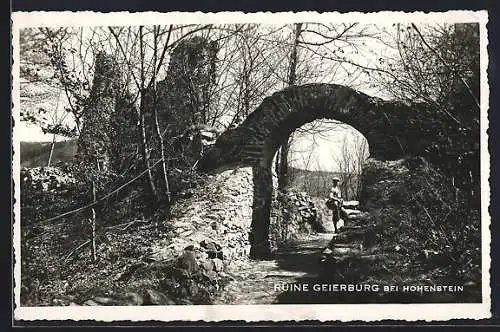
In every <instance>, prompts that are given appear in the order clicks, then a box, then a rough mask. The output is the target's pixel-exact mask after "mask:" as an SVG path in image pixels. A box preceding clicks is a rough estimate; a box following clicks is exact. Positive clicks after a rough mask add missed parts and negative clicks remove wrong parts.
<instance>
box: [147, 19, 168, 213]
mask: <svg viewBox="0 0 500 332" xmlns="http://www.w3.org/2000/svg"><path fill="white" fill-rule="evenodd" d="M153 29H154V30H153V38H154V40H153V77H152V78H151V79H152V85H153V116H154V118H155V119H154V120H155V129H156V135H157V136H158V140H159V142H160V157H161V165H162V173H163V177H162V179H163V185H164V186H165V197H166V202H167V204H169V203H170V186H169V183H168V175H167V165H166V160H165V143H164V142H163V136H162V134H161V129H160V123H159V122H158V107H157V104H158V91H156V76H157V74H156V68H157V62H158V29H159V27H158V26H155V27H154V28H153Z"/></svg>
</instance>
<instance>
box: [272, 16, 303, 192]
mask: <svg viewBox="0 0 500 332" xmlns="http://www.w3.org/2000/svg"><path fill="white" fill-rule="evenodd" d="M301 32H302V23H297V24H295V39H294V43H293V48H292V51H291V53H290V68H289V72H288V85H289V86H291V85H295V83H296V81H297V50H298V46H299V43H300V41H299V38H300V34H301ZM289 150H290V137H288V138H287V139H286V141H285V143H283V145H282V146H281V148H280V154H279V156H280V160H279V169H277V170H276V173H277V174H278V190H280V191H283V190H284V189H285V188H286V186H287V185H288V152H289Z"/></svg>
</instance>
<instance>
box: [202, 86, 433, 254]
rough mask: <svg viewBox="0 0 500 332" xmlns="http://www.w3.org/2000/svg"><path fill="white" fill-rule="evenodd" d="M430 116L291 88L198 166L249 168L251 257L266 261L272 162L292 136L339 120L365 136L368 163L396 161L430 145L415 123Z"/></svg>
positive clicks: (357, 97)
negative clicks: (313, 125)
mask: <svg viewBox="0 0 500 332" xmlns="http://www.w3.org/2000/svg"><path fill="white" fill-rule="evenodd" d="M428 112H429V109H428V108H427V107H425V105H423V104H415V105H407V104H404V103H401V102H395V101H384V100H382V99H380V98H375V97H371V96H368V95H366V94H364V93H361V92H359V91H356V90H353V89H351V88H348V87H345V86H340V85H334V84H308V85H302V86H290V87H288V88H286V89H284V90H282V91H279V92H276V93H274V94H273V95H272V96H270V97H267V98H265V99H264V101H263V102H262V104H261V105H260V106H259V107H258V108H257V109H256V110H255V111H254V112H253V113H251V114H250V115H249V116H248V117H247V118H246V119H245V120H244V121H243V122H242V123H241V124H240V125H239V126H238V127H236V128H234V129H229V130H227V131H226V132H224V133H223V134H222V135H221V136H220V137H219V138H218V139H217V141H216V143H215V144H214V145H213V146H212V147H211V148H210V149H209V150H208V151H206V153H205V154H204V156H203V157H202V159H201V160H200V162H199V165H198V166H199V169H200V170H202V171H221V170H224V169H231V168H238V167H252V169H253V184H254V194H253V196H254V197H253V214H252V224H251V229H252V231H251V235H250V243H251V252H250V256H251V257H252V258H266V257H268V256H269V254H270V243H269V224H270V212H271V202H272V194H273V183H272V171H271V167H272V162H273V158H274V156H275V154H276V151H277V149H278V148H279V147H280V146H281V145H282V144H283V143H284V142H285V141H286V140H287V139H288V136H289V135H290V134H291V133H292V132H293V131H295V130H296V129H297V128H299V127H301V126H302V125H304V124H306V123H309V122H312V121H314V120H317V119H335V120H338V121H342V122H344V123H346V124H348V125H351V126H352V127H354V128H355V129H357V130H358V131H359V132H361V133H362V134H363V135H364V136H365V137H366V139H367V140H368V143H369V147H370V157H371V158H376V159H380V160H394V159H398V158H401V157H403V156H408V155H419V154H421V153H422V152H423V151H424V149H425V148H426V147H427V146H428V144H427V143H428V142H429V138H426V137H423V136H425V135H422V130H421V128H420V123H421V122H420V121H419V119H421V118H422V117H425V116H427V115H428V114H429V113H428Z"/></svg>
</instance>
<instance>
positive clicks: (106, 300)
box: [93, 296, 116, 305]
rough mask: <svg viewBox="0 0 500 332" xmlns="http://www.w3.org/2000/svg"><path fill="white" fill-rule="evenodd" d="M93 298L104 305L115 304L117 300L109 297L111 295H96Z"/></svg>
mask: <svg viewBox="0 0 500 332" xmlns="http://www.w3.org/2000/svg"><path fill="white" fill-rule="evenodd" d="M93 300H94V301H95V302H97V303H99V304H102V305H114V304H116V300H114V299H112V298H109V297H103V296H96V297H94V298H93Z"/></svg>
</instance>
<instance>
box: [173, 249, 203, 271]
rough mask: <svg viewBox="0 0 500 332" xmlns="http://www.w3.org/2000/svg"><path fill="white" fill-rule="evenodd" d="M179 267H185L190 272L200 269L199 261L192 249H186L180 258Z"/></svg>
mask: <svg viewBox="0 0 500 332" xmlns="http://www.w3.org/2000/svg"><path fill="white" fill-rule="evenodd" d="M177 266H178V267H180V268H181V269H185V270H186V271H187V272H188V275H189V274H192V273H194V272H196V271H198V262H197V261H196V256H195V254H194V252H192V251H188V250H186V251H184V253H183V254H182V256H181V257H180V258H179V261H178V264H177Z"/></svg>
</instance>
